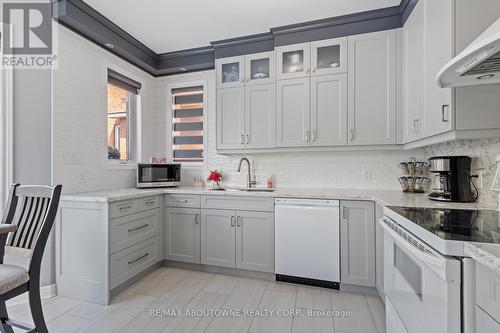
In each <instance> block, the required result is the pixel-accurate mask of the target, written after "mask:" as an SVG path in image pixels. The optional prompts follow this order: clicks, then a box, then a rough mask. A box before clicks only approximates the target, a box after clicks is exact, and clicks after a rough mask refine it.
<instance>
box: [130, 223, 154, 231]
mask: <svg viewBox="0 0 500 333" xmlns="http://www.w3.org/2000/svg"><path fill="white" fill-rule="evenodd" d="M148 226H149V224H145V225H141V226H140V227H137V228H134V229H128V232H132V231H137V230H141V229H144V228H146V227H148Z"/></svg>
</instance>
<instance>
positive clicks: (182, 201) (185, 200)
mask: <svg viewBox="0 0 500 333" xmlns="http://www.w3.org/2000/svg"><path fill="white" fill-rule="evenodd" d="M174 202H177V203H188V200H187V199H184V200H174Z"/></svg>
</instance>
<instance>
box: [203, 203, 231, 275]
mask: <svg viewBox="0 0 500 333" xmlns="http://www.w3.org/2000/svg"><path fill="white" fill-rule="evenodd" d="M235 228H236V216H235V214H234V212H233V211H227V210H216V209H203V210H202V213H201V263H202V264H205V265H214V266H223V267H231V268H234V267H235V240H236V239H235Z"/></svg>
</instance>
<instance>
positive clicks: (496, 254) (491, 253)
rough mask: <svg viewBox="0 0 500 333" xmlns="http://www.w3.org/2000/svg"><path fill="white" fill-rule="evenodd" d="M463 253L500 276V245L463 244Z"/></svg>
mask: <svg viewBox="0 0 500 333" xmlns="http://www.w3.org/2000/svg"><path fill="white" fill-rule="evenodd" d="M464 253H465V255H467V256H469V257H471V258H472V259H474V260H475V261H477V262H478V263H480V264H483V265H484V266H486V267H488V268H490V269H492V270H493V271H495V272H496V273H498V274H500V244H484V243H465V244H464Z"/></svg>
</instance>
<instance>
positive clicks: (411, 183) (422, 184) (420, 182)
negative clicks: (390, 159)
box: [398, 157, 430, 193]
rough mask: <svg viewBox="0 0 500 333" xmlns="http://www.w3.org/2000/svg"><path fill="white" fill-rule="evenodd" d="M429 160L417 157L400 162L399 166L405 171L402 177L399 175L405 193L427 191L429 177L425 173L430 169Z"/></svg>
mask: <svg viewBox="0 0 500 333" xmlns="http://www.w3.org/2000/svg"><path fill="white" fill-rule="evenodd" d="M429 166H430V164H429V162H426V161H417V160H416V159H415V157H412V158H410V159H409V160H408V161H405V162H400V163H399V168H400V169H401V172H402V173H403V176H402V177H398V181H399V183H400V184H401V188H402V189H403V192H405V193H425V189H426V187H427V184H429V178H428V177H426V176H425V175H426V174H427V172H428V170H429Z"/></svg>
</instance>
